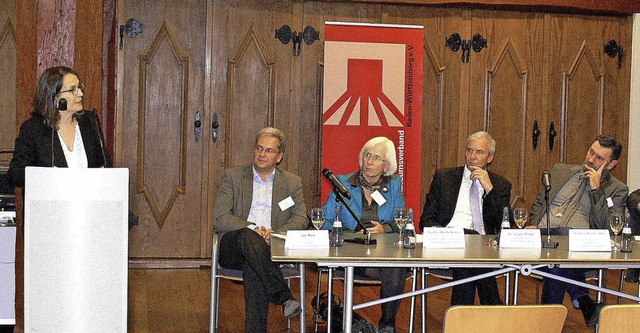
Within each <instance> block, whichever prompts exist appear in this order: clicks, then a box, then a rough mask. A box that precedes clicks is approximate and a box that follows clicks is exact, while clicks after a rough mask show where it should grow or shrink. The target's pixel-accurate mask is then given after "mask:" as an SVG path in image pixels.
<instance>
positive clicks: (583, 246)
mask: <svg viewBox="0 0 640 333" xmlns="http://www.w3.org/2000/svg"><path fill="white" fill-rule="evenodd" d="M569 251H593V252H599V251H602V252H604V251H606V252H611V238H609V230H605V229H571V230H569Z"/></svg>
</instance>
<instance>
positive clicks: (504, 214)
mask: <svg viewBox="0 0 640 333" xmlns="http://www.w3.org/2000/svg"><path fill="white" fill-rule="evenodd" d="M510 228H511V222H509V207H507V206H505V207H504V208H503V209H502V223H501V224H500V230H502V229H510Z"/></svg>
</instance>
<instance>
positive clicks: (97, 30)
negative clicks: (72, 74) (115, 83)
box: [73, 0, 104, 118]
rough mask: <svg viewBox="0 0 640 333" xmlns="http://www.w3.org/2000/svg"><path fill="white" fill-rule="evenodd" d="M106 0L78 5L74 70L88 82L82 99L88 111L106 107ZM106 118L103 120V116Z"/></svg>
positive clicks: (80, 2) (83, 2)
mask: <svg viewBox="0 0 640 333" xmlns="http://www.w3.org/2000/svg"><path fill="white" fill-rule="evenodd" d="M103 2H104V1H103V0H94V1H78V2H77V4H76V20H75V25H76V28H75V41H74V44H75V47H74V54H73V58H74V63H73V64H74V69H75V70H76V71H77V72H78V74H80V75H81V79H82V81H83V82H84V83H85V91H84V96H83V99H82V102H83V105H84V107H85V109H88V110H92V109H93V108H96V109H97V110H99V111H100V112H102V111H103V106H102V82H103V80H104V76H103V73H102V55H103V48H102V47H103V43H102V42H103V35H102V30H103V19H102V15H101V14H102V8H103ZM101 118H103V117H101Z"/></svg>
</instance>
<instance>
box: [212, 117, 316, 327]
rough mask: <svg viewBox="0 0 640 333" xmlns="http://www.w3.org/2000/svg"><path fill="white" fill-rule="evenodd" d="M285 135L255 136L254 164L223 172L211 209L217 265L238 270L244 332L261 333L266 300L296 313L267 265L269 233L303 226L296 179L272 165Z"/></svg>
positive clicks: (281, 150) (287, 313)
mask: <svg viewBox="0 0 640 333" xmlns="http://www.w3.org/2000/svg"><path fill="white" fill-rule="evenodd" d="M285 147H286V146H285V139H284V134H282V132H281V131H280V130H278V129H275V128H272V127H267V128H264V129H262V130H261V131H260V132H259V133H258V135H257V136H256V141H255V146H254V157H253V163H252V164H248V165H245V166H240V167H235V168H231V169H228V170H226V171H225V174H224V179H223V181H222V184H221V185H220V189H219V190H218V196H217V197H216V203H215V206H214V211H213V224H214V227H215V229H216V232H218V233H220V234H222V237H221V238H220V256H219V262H220V265H221V266H222V267H227V268H232V269H239V270H242V271H243V280H244V288H245V306H246V321H245V331H246V332H266V331H267V315H268V313H269V302H273V303H276V304H282V311H283V313H284V315H285V316H287V317H289V318H291V317H294V316H296V315H298V314H299V313H300V312H301V308H300V303H299V302H298V301H296V300H295V299H294V298H293V295H291V290H290V289H289V287H288V286H287V283H286V282H285V280H284V276H283V275H282V272H281V271H280V269H279V267H278V265H277V264H276V263H274V262H272V261H271V248H270V241H271V234H272V233H274V232H276V233H285V232H286V231H287V230H291V229H304V228H306V227H307V224H308V222H307V215H306V212H307V210H306V208H305V204H304V198H303V196H302V182H301V180H300V177H298V176H296V175H294V174H293V173H290V172H287V171H284V170H282V169H280V168H279V167H277V164H278V163H280V161H281V160H282V158H283V156H284V152H285Z"/></svg>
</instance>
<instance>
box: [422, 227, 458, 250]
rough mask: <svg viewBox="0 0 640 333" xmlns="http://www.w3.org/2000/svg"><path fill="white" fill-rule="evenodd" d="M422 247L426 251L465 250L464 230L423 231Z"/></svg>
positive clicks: (433, 229)
mask: <svg viewBox="0 0 640 333" xmlns="http://www.w3.org/2000/svg"><path fill="white" fill-rule="evenodd" d="M422 235H423V236H422V247H423V248H425V249H464V248H465V241H464V230H463V229H462V228H460V227H456V228H424V229H422Z"/></svg>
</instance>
